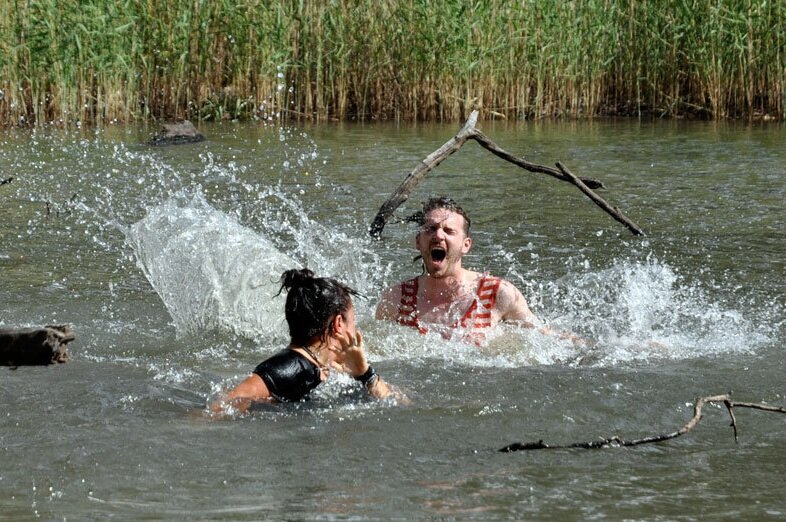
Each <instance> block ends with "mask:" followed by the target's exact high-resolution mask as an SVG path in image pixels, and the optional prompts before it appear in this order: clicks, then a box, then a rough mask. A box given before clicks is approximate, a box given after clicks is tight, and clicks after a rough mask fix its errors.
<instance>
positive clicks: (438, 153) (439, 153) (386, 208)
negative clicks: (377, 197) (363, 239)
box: [369, 111, 644, 237]
mask: <svg viewBox="0 0 786 522" xmlns="http://www.w3.org/2000/svg"><path fill="white" fill-rule="evenodd" d="M477 122H478V111H472V113H471V114H470V115H469V118H467V121H466V123H464V126H463V127H462V128H461V130H460V131H459V132H458V134H456V135H455V136H453V137H452V138H451V139H449V140H448V141H447V142H445V144H444V145H442V146H441V147H440V148H438V149H437V150H435V151H434V152H432V153H431V154H429V155H428V156H426V158H425V159H423V160H422V161H421V162H420V163H418V165H417V166H416V167H415V168H414V169H413V170H412V172H410V173H409V174H408V175H407V177H406V178H405V179H404V181H403V182H402V183H401V185H399V187H398V188H397V189H396V191H395V192H394V193H393V194H391V196H390V197H389V198H388V199H387V200H386V201H385V202H384V203H383V204H382V206H381V207H380V209H379V212H377V215H376V216H375V217H374V220H373V221H372V222H371V226H370V227H369V234H371V236H372V237H379V236H381V235H382V230H383V229H384V228H385V224H386V223H387V221H388V220H389V219H390V217H391V216H392V215H393V212H394V211H395V210H396V209H397V208H398V207H399V206H401V204H402V203H404V202H405V201H406V200H407V199H409V194H410V193H411V192H412V190H413V189H414V188H415V187H416V186H417V184H418V183H420V181H421V180H422V179H423V178H424V177H425V176H426V174H428V173H429V172H431V171H432V170H433V169H434V168H435V167H437V166H438V165H439V164H440V163H442V162H443V161H444V160H445V159H446V158H447V157H448V156H450V155H451V154H453V153H454V152H456V151H457V150H459V149H460V148H461V147H463V146H464V144H465V143H466V142H467V140H475V141H477V142H478V143H479V144H480V146H481V147H483V148H484V149H486V150H488V151H489V152H491V153H492V154H494V155H495V156H497V157H499V158H502V159H504V160H505V161H508V162H510V163H513V164H514V165H518V166H519V167H521V168H523V169H524V170H527V171H529V172H536V173H541V174H546V175H549V176H551V177H554V178H556V179H559V180H561V181H565V182H567V183H571V184H572V185H575V186H576V187H578V188H579V190H581V191H582V192H583V193H584V194H586V195H587V196H588V197H589V198H590V199H591V200H592V201H593V202H594V203H595V204H596V205H598V206H599V207H600V208H602V209H603V210H604V211H605V212H607V213H608V214H609V215H611V216H612V217H613V218H614V219H616V220H617V221H619V222H620V223H622V224H623V225H625V226H626V227H628V229H629V230H630V231H631V232H633V233H634V234H635V235H639V236H640V235H644V231H643V230H642V229H641V228H639V227H638V226H637V225H636V224H635V223H633V222H632V221H631V220H630V219H628V218H627V217H626V216H625V215H624V214H623V213H622V212H620V210H619V209H618V208H616V207H612V206H611V205H609V204H608V203H607V202H606V201H605V200H604V199H603V198H601V197H600V196H598V195H597V194H596V193H595V192H594V191H593V190H592V189H598V188H605V187H604V186H603V183H601V182H600V181H598V180H596V179H592V178H579V177H577V176H575V175H573V174H572V173H571V172H570V171H568V169H567V168H566V167H565V166H564V165H562V164H561V163H559V162H558V163H557V168H552V167H547V166H545V165H538V164H535V163H531V162H529V161H527V160H525V159H524V158H518V157H516V156H514V155H512V154H510V153H509V152H507V151H505V150H504V149H502V148H500V147H499V146H498V145H497V144H496V143H494V142H493V141H491V140H490V139H489V138H488V137H487V136H486V135H485V134H483V133H482V132H480V131H479V130H478V129H477V128H476V125H477Z"/></svg>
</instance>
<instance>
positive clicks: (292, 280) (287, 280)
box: [281, 268, 314, 292]
mask: <svg viewBox="0 0 786 522" xmlns="http://www.w3.org/2000/svg"><path fill="white" fill-rule="evenodd" d="M313 279H314V272H312V271H311V270H309V269H308V268H292V269H290V270H287V271H286V272H284V273H283V274H281V288H286V289H287V292H289V291H290V290H291V289H293V288H298V287H301V286H304V285H305V283H306V282H308V281H312V280H313Z"/></svg>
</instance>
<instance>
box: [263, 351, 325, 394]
mask: <svg viewBox="0 0 786 522" xmlns="http://www.w3.org/2000/svg"><path fill="white" fill-rule="evenodd" d="M254 373H256V374H257V375H259V376H260V377H262V380H263V381H265V384H266V385H267V389H268V390H269V391H270V394H271V395H272V396H273V397H274V398H275V399H276V400H278V401H281V402H296V401H299V400H302V399H304V398H306V396H307V395H308V394H309V392H310V391H311V390H313V389H314V388H316V387H317V386H319V383H320V382H322V381H321V380H320V371H319V368H318V367H317V366H316V365H315V364H314V363H312V362H311V361H309V360H308V359H306V358H305V357H303V356H302V355H300V354H299V353H297V352H296V351H295V350H292V349H289V348H284V349H283V350H281V351H279V352H277V353H276V354H274V355H273V356H271V357H270V358H268V359H265V360H264V361H262V362H261V363H259V366H257V367H256V368H254Z"/></svg>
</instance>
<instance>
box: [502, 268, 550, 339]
mask: <svg viewBox="0 0 786 522" xmlns="http://www.w3.org/2000/svg"><path fill="white" fill-rule="evenodd" d="M496 308H497V311H498V312H499V317H500V320H502V321H504V322H506V323H519V324H521V325H522V326H524V327H526V328H535V327H537V326H539V325H541V324H542V323H541V321H540V320H539V319H538V318H537V317H536V316H535V314H533V313H532V310H530V309H529V305H528V304H527V300H526V299H525V298H524V295H523V294H522V293H521V292H520V291H519V289H518V288H516V287H515V286H513V283H511V282H509V281H505V280H504V279H503V280H502V282H501V283H500V285H499V290H497V301H496Z"/></svg>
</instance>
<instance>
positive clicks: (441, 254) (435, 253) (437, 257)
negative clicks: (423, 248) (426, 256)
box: [431, 247, 447, 262]
mask: <svg viewBox="0 0 786 522" xmlns="http://www.w3.org/2000/svg"><path fill="white" fill-rule="evenodd" d="M445 256H447V252H445V249H444V248H440V247H435V248H432V249H431V259H432V260H433V261H437V262H440V261H444V260H445Z"/></svg>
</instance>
